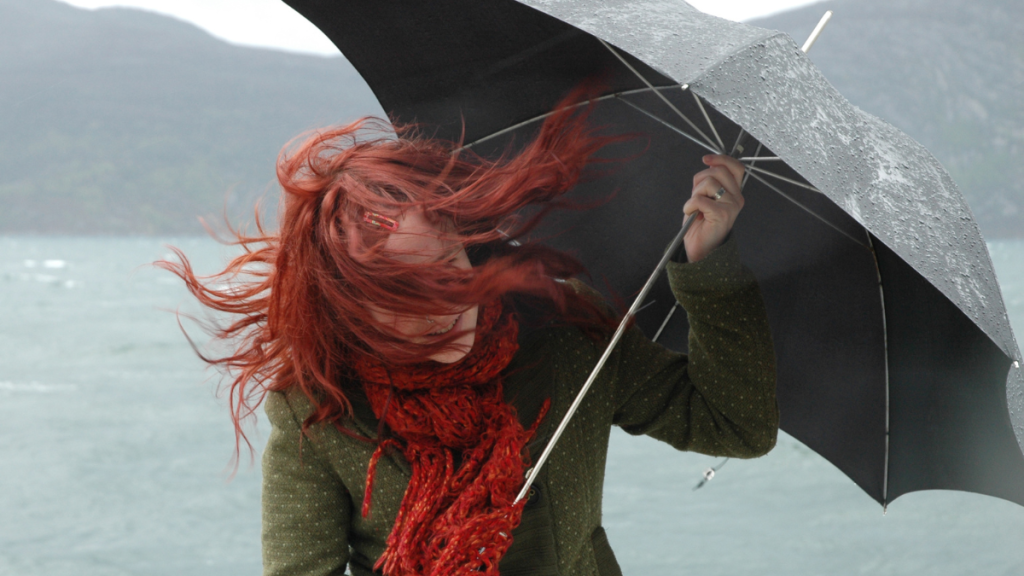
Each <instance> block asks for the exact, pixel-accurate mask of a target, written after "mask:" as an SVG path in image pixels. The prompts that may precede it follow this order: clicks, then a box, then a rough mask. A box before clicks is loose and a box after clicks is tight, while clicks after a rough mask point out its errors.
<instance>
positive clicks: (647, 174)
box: [288, 0, 1024, 504]
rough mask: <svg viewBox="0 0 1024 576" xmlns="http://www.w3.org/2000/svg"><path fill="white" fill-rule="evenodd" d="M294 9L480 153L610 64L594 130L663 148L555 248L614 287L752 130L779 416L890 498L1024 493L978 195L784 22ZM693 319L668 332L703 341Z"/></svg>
mask: <svg viewBox="0 0 1024 576" xmlns="http://www.w3.org/2000/svg"><path fill="white" fill-rule="evenodd" d="M288 3H289V4H290V5H291V6H292V7H294V8H295V9H296V10H297V11H299V12H300V13H302V14H303V15H304V16H306V17H307V18H308V19H309V20H311V21H312V22H313V23H314V24H316V25H317V26H318V27H319V28H320V29H321V30H323V31H324V32H325V33H326V34H327V35H328V36H329V37H330V38H331V39H332V40H333V41H334V43H335V44H337V46H338V47H339V48H340V49H341V51H342V52H343V53H344V54H345V56H346V57H347V58H348V59H349V61H351V62H352V64H353V65H354V66H355V67H356V68H357V69H358V70H359V71H360V73H361V74H362V75H363V77H364V78H365V79H366V81H367V83H368V84H369V85H370V86H371V88H372V89H373V90H374V92H375V94H376V95H377V97H378V99H379V100H380V102H381V104H382V106H383V107H384V109H385V110H388V111H389V112H390V113H391V114H393V115H394V116H395V117H396V118H398V119H400V120H402V121H406V122H408V121H416V122H419V123H421V124H423V125H424V126H428V127H430V128H431V129H432V130H435V131H436V132H434V133H435V134H437V135H438V136H439V137H443V138H449V139H453V140H455V139H459V137H460V135H461V134H462V133H463V132H462V131H463V130H465V132H464V134H465V135H464V137H463V138H464V141H465V142H467V143H471V144H472V145H473V146H474V147H475V149H477V150H478V151H481V152H483V153H488V152H494V151H498V150H503V149H504V148H505V146H507V145H508V143H509V142H513V141H515V142H522V141H524V140H526V139H528V138H529V135H530V134H531V132H532V130H534V129H536V127H537V126H538V123H539V118H540V117H542V115H543V114H545V113H546V112H548V111H550V109H551V107H552V106H554V105H555V104H556V103H557V102H558V101H559V100H560V99H561V98H562V97H563V96H564V95H565V94H566V93H568V92H569V91H570V90H571V89H572V88H574V87H576V86H577V85H579V84H580V83H581V82H583V81H585V80H587V79H592V78H595V77H597V78H601V79H602V81H603V82H604V85H605V86H607V89H606V94H605V95H604V97H602V99H601V100H600V101H599V103H598V104H597V105H596V106H595V108H594V111H593V115H592V118H593V121H594V123H596V124H600V125H602V126H606V127H608V128H609V129H611V130H619V131H625V132H637V133H641V134H644V135H645V138H644V139H643V142H642V143H634V145H636V146H642V147H644V148H645V152H644V153H643V154H641V155H640V156H639V158H637V159H636V160H633V161H631V162H629V163H628V164H626V165H624V166H622V167H621V169H618V170H616V171H615V172H614V174H612V175H610V176H607V177H604V178H601V179H599V180H597V181H594V182H590V183H587V184H585V185H582V186H580V187H578V189H577V190H576V191H574V193H573V194H575V195H577V196H579V197H584V198H591V199H592V198H595V197H604V196H607V195H609V194H611V193H614V197H613V199H612V200H611V201H609V202H608V203H606V204H605V205H603V206H602V207H600V208H598V209H595V210H590V211H587V212H584V213H567V214H562V215H560V217H559V218H557V219H556V220H554V221H552V222H551V223H550V228H548V229H546V230H545V231H541V233H542V234H544V233H548V232H551V231H554V230H568V231H569V232H567V233H565V234H560V235H557V236H555V237H554V239H553V240H551V242H553V243H554V244H555V245H557V246H559V247H561V248H566V249H570V250H573V251H574V252H575V253H577V254H578V255H579V256H580V257H581V259H582V260H583V261H584V263H585V264H587V266H588V268H589V269H590V271H591V273H592V274H593V277H594V279H595V281H596V284H597V285H598V287H606V288H608V289H609V291H611V292H614V293H617V294H620V295H624V296H625V295H629V294H630V293H633V292H635V291H637V290H638V289H639V288H640V286H641V285H642V284H643V281H644V279H645V278H646V276H647V274H648V273H649V272H650V270H651V268H653V266H654V264H655V263H656V262H657V260H658V258H659V257H660V255H661V249H662V248H663V246H664V244H665V243H667V242H668V240H669V239H671V237H672V236H673V235H674V233H675V231H677V230H678V227H679V220H680V211H679V210H680V207H681V206H682V203H683V201H684V199H685V197H686V196H687V195H688V193H689V185H688V184H689V181H690V178H691V176H692V174H693V173H694V172H696V171H698V170H700V169H701V168H702V165H701V164H700V157H701V156H702V155H703V154H705V153H707V151H708V150H709V149H725V150H727V151H728V150H729V149H730V148H731V147H732V144H733V142H735V141H736V140H737V139H738V137H739V136H740V133H741V129H742V130H744V131H745V132H747V133H749V134H750V135H751V136H752V138H753V140H751V141H747V142H746V144H745V148H744V150H745V152H744V154H743V155H744V156H746V157H748V158H749V157H753V156H757V157H761V158H768V159H766V160H759V161H756V162H753V161H749V160H748V161H747V163H748V164H749V165H752V166H754V168H752V169H751V170H750V173H751V177H750V178H749V180H748V185H747V188H746V192H745V195H746V196H747V200H748V201H747V207H746V208H745V210H744V211H743V213H742V214H741V216H740V220H739V221H738V222H737V225H736V230H735V233H736V234H737V236H738V237H739V239H740V242H741V244H740V245H741V253H742V256H743V259H744V262H745V263H746V264H747V265H748V266H749V267H750V268H751V269H752V270H753V271H754V273H755V274H756V275H757V276H758V278H759V281H760V282H761V285H762V289H763V291H764V295H765V300H766V305H767V307H768V312H769V317H770V320H771V324H772V330H773V334H774V337H775V343H776V353H777V356H778V367H779V368H778V370H779V403H780V409H781V414H782V427H783V429H784V430H786V431H787V432H789V433H790V434H792V435H793V436H794V437H796V438H798V439H799V440H801V441H802V442H804V443H805V444H807V445H808V446H809V447H811V448H812V449H814V450H815V451H817V452H818V453H820V454H822V455H823V456H825V457H826V458H828V459H829V460H830V461H831V462H833V463H834V464H835V465H836V466H837V467H839V468H840V469H842V470H843V471H844V472H845V473H846V474H847V475H849V476H850V477H851V478H852V479H853V480H854V481H855V482H856V483H857V484H858V485H859V486H861V487H862V488H863V489H864V490H865V491H866V492H867V493H868V494H869V495H871V496H872V497H873V498H875V499H876V500H878V501H879V502H881V503H883V504H887V503H888V502H891V501H892V500H893V499H895V498H896V497H898V496H900V495H902V494H905V493H907V492H911V491H915V490H925V489H956V490H967V491H973V492H979V493H983V494H990V495H993V496H998V497H1001V498H1005V499H1008V500H1011V501H1014V502H1017V503H1020V504H1024V456H1022V452H1021V445H1022V444H1024V376H1022V374H1021V370H1020V369H1019V358H1020V354H1019V352H1018V348H1017V345H1016V343H1015V341H1014V338H1013V334H1012V331H1011V330H1010V326H1009V322H1008V320H1007V317H1006V313H1005V307H1004V305H1003V301H1002V297H1001V294H1000V292H999V288H998V285H997V283H996V280H995V276H994V273H993V271H992V265H991V261H990V258H989V256H988V252H987V249H986V246H985V244H984V242H983V240H982V238H981V235H980V232H979V230H978V228H977V225H976V224H975V223H974V221H973V218H972V216H971V213H970V210H969V208H968V207H967V205H966V203H965V202H964V201H963V199H962V197H961V195H960V193H959V191H958V190H957V188H956V185H955V184H954V183H953V182H952V180H951V179H950V178H949V176H948V174H946V172H945V170H944V169H943V168H942V167H941V166H940V165H939V163H938V162H937V161H936V160H935V159H934V158H933V157H932V156H931V155H930V154H929V153H928V152H927V151H926V150H924V149H923V148H922V147H921V146H920V145H919V144H917V143H916V142H914V141H913V140H912V139H910V138H909V137H907V136H906V135H904V134H902V133H901V132H899V131H898V130H896V129H895V128H893V127H891V126H889V125H888V124H886V123H884V122H882V121H881V120H878V119H877V118H874V117H872V116H870V115H868V114H866V113H864V112H862V111H860V110H858V109H856V108H855V107H853V106H851V105H850V104H849V103H848V102H847V101H846V100H845V99H844V98H843V97H842V96H841V95H840V94H838V93H837V92H836V91H835V90H834V89H833V88H832V86H831V85H830V84H828V82H827V81H826V80H825V79H824V78H823V77H822V76H821V74H820V73H819V72H818V71H817V69H815V68H814V66H813V65H812V64H811V63H810V62H809V61H808V60H807V59H806V58H805V57H803V55H802V53H801V51H800V49H799V48H798V47H797V46H796V45H795V44H794V42H793V40H792V39H790V38H789V37H788V36H786V35H784V34H782V33H779V32H774V31H770V30H764V29H760V28H756V27H753V26H749V25H744V24H738V23H734V22H729V21H726V20H722V19H719V18H715V17H712V16H708V15H705V14H703V13H701V12H699V11H697V10H695V9H693V8H692V7H690V6H689V5H687V4H685V3H683V2H678V1H653V0H652V1H647V2H643V1H629V2H626V1H595V0H546V1H542V0H530V1H525V2H515V1H512V0H491V1H488V2H481V1H480V0H439V1H437V2H422V1H413V0H374V1H372V2H371V1H355V2H344V3H338V2H327V1H326V0H288ZM677 112H679V114H677ZM683 115H685V116H686V117H687V118H689V119H690V120H689V121H687V120H683V119H682V116H683ZM712 126H713V128H712ZM684 134H685V135H684ZM619 152H621V150H620V151H619ZM630 152H631V150H627V151H625V152H623V153H625V154H628V153H630ZM652 299H653V300H654V304H653V305H652V306H650V307H649V308H648V309H646V310H645V311H644V312H643V313H641V315H640V316H639V317H638V323H639V324H640V326H641V327H642V328H644V329H645V330H646V331H647V332H648V334H654V333H655V332H656V331H657V330H658V328H659V327H660V326H661V324H662V320H663V318H665V317H666V315H667V313H668V312H669V311H670V310H671V309H672V307H673V301H672V297H671V294H670V292H669V291H668V288H667V286H664V285H662V286H660V287H659V288H658V289H656V290H655V291H654V292H653V293H652ZM682 316H683V315H681V314H679V315H676V316H675V317H673V319H672V321H670V322H669V323H668V325H667V327H666V330H665V332H664V334H663V335H662V337H661V341H662V342H663V343H665V344H666V345H668V346H670V347H675V348H679V349H682V348H684V347H685V345H686V341H685V333H686V326H685V319H683V318H682Z"/></svg>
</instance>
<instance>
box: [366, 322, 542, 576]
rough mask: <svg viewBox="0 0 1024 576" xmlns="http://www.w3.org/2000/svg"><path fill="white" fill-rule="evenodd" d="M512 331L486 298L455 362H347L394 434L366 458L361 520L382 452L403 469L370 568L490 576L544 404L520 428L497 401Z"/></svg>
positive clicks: (401, 573) (515, 510) (425, 575)
mask: <svg viewBox="0 0 1024 576" xmlns="http://www.w3.org/2000/svg"><path fill="white" fill-rule="evenodd" d="M518 333H519V326H518V324H517V322H516V319H515V318H514V317H513V316H512V314H503V313H502V306H501V304H500V303H499V302H495V303H492V304H489V305H487V306H483V307H481V309H480V319H479V321H478V329H477V339H476V343H475V344H474V346H473V348H472V350H470V352H469V354H468V355H467V356H466V357H465V358H463V359H462V360H460V361H458V362H456V363H453V364H450V365H446V366H443V367H440V368H439V367H438V364H436V363H433V362H430V363H423V364H418V365H415V366H409V367H404V368H401V369H397V370H396V369H387V368H385V367H384V366H382V365H381V364H379V363H378V362H376V361H374V360H373V359H371V358H366V357H364V358H360V359H358V360H357V361H356V363H355V369H356V372H357V373H358V374H359V376H360V378H361V379H362V381H363V389H364V390H365V392H366V396H367V398H368V399H369V401H370V406H371V407H372V408H373V411H374V413H375V414H376V415H377V417H378V418H383V419H384V422H385V424H387V426H388V427H389V428H390V429H391V431H392V432H393V433H394V435H395V436H396V437H395V438H394V439H390V440H385V441H383V442H381V443H380V444H379V445H378V447H377V450H376V451H375V452H374V453H373V457H372V458H371V459H370V468H369V472H368V474H367V477H366V497H365V499H364V500H363V516H364V517H365V516H366V515H368V514H369V512H370V501H371V490H372V488H373V478H374V474H375V472H376V469H377V462H378V460H379V459H380V457H381V456H382V455H383V454H384V452H385V450H387V449H388V448H389V447H395V448H397V449H398V450H400V451H401V452H402V454H403V455H404V456H405V458H406V460H408V461H409V464H410V465H411V466H412V478H411V480H410V481H409V487H408V488H407V489H406V491H405V496H404V498H403V499H402V504H401V507H400V509H399V511H398V517H397V518H396V519H395V525H394V528H393V529H392V530H391V534H390V535H389V536H388V540H387V549H386V550H385V551H384V554H383V555H382V556H381V557H380V560H378V561H377V564H376V565H375V568H377V569H381V568H382V567H383V571H384V573H385V574H387V575H388V576H463V575H473V576H481V575H490V576H497V574H498V561H499V560H501V557H502V556H503V555H504V554H505V552H506V550H508V547H509V545H511V543H512V537H511V534H512V529H513V528H515V527H516V526H518V525H519V521H520V519H521V515H522V510H523V504H524V502H520V503H519V504H517V505H516V506H513V505H512V501H513V500H514V499H515V496H516V494H517V493H518V491H519V489H520V488H521V486H522V483H523V473H524V470H525V469H526V466H527V460H528V455H527V454H526V452H525V446H526V444H527V442H529V440H530V439H531V438H532V437H533V435H534V432H535V431H536V429H537V425H538V424H539V423H540V420H541V418H543V417H544V413H545V412H546V411H547V403H545V405H544V407H543V408H542V410H541V413H540V415H539V416H538V417H537V421H536V422H534V424H533V426H531V427H530V429H529V430H525V429H524V428H523V426H522V425H521V424H520V423H519V420H518V419H517V418H516V415H515V412H514V411H513V409H512V408H511V407H510V406H509V405H508V404H506V403H505V401H504V399H503V398H502V385H501V378H500V374H501V371H502V370H503V369H504V368H505V367H506V366H508V364H509V362H510V361H511V360H512V356H513V355H514V354H515V353H516V350H517V349H518V348H519V345H518V344H517V341H516V337H517V335H518ZM382 415H383V416H382ZM456 454H458V455H459V457H456Z"/></svg>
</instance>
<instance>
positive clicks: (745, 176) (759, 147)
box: [733, 130, 764, 191]
mask: <svg viewBox="0 0 1024 576" xmlns="http://www.w3.org/2000/svg"><path fill="white" fill-rule="evenodd" d="M745 132H746V131H745V130H744V131H741V132H740V137H741V138H742V137H743V134H744V133H745ZM739 145H740V139H739V138H738V139H737V140H736V146H735V147H734V148H733V149H734V150H735V149H736V148H739ZM763 148H764V144H762V143H760V142H758V143H757V150H754V158H753V159H752V160H750V165H749V166H748V167H749V168H753V167H754V163H755V162H757V161H758V160H760V157H759V156H758V155H759V154H760V153H761V150H762V149H763ZM750 172H751V171H750V170H744V171H743V181H742V182H740V190H741V191H742V190H743V189H744V188H746V187H747V180H750Z"/></svg>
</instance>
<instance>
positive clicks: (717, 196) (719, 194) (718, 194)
mask: <svg viewBox="0 0 1024 576" xmlns="http://www.w3.org/2000/svg"><path fill="white" fill-rule="evenodd" d="M723 194H725V188H719V189H718V192H715V200H721V199H722V195H723Z"/></svg>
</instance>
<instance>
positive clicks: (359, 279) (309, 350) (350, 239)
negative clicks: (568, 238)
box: [156, 91, 616, 447]
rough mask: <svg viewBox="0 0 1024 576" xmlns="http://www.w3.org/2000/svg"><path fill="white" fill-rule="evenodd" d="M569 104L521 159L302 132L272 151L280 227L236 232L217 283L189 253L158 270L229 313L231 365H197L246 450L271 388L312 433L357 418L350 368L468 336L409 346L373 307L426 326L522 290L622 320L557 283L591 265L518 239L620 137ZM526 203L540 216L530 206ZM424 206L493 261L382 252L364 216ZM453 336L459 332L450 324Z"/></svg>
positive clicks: (561, 312)
mask: <svg viewBox="0 0 1024 576" xmlns="http://www.w3.org/2000/svg"><path fill="white" fill-rule="evenodd" d="M579 97H580V92H579V91H577V92H575V93H574V94H572V95H570V96H569V98H567V99H566V100H565V101H563V102H562V103H560V105H559V107H558V108H556V111H555V112H554V113H553V114H552V115H550V116H549V117H548V118H547V119H546V121H545V122H544V124H543V125H542V127H541V128H540V131H539V133H538V135H537V136H536V137H535V139H533V140H532V141H531V142H529V143H528V144H527V145H525V147H523V148H522V149H521V150H519V151H518V152H515V153H513V152H507V153H506V154H504V155H502V156H501V157H500V158H498V159H496V160H489V159H486V158H483V157H481V156H478V155H476V154H474V153H472V152H468V151H466V150H463V149H461V148H460V147H459V146H458V144H456V143H452V142H444V141H439V140H435V139H430V138H426V137H423V136H421V135H420V134H419V133H418V132H417V131H416V130H415V129H413V128H409V127H398V128H397V138H396V137H395V136H394V135H392V134H391V133H390V130H389V128H390V125H389V124H387V123H386V122H384V121H382V120H375V119H372V118H366V119H362V120H359V121H356V122H354V123H352V124H349V125H347V126H341V127H335V128H330V129H325V130H319V131H315V132H312V133H310V134H307V135H304V136H302V137H299V138H297V139H296V140H295V141H293V142H292V143H291V144H290V145H289V146H286V147H285V149H284V150H283V151H282V153H281V155H280V156H279V158H278V164H277V177H278V180H279V181H280V185H281V188H282V190H283V194H282V200H281V208H280V217H279V229H278V230H277V232H268V231H265V230H264V228H263V227H262V226H261V225H260V223H259V219H258V218H257V221H256V225H257V226H256V229H257V232H258V233H257V234H255V235H247V234H245V233H243V232H241V231H233V234H234V239H233V240H231V241H230V243H231V244H235V245H238V246H241V247H242V248H243V250H244V253H243V254H242V255H241V256H238V257H237V258H235V259H234V260H232V261H231V262H230V263H229V264H228V265H227V267H226V268H225V269H224V270H223V271H221V272H219V273H217V274H213V275H210V276H202V277H200V276H197V275H196V274H195V273H194V272H193V270H192V267H191V265H190V263H189V261H188V259H187V258H186V257H185V255H184V254H183V253H182V252H181V251H180V250H178V249H174V251H175V253H176V255H177V257H178V258H179V262H173V261H168V260H162V261H160V262H157V263H156V264H157V265H158V266H160V267H162V268H165V269H167V270H169V271H171V272H173V273H174V274H176V275H177V276H179V277H180V278H182V279H183V280H184V281H185V284H186V286H187V288H188V290H189V291H190V292H191V293H192V294H193V295H194V296H195V297H196V298H197V299H198V300H199V302H200V303H202V304H203V305H204V306H206V307H207V308H209V309H211V310H212V311H215V312H219V313H227V314H229V315H231V316H232V318H233V320H232V321H231V322H230V323H229V324H226V325H223V326H212V327H210V330H211V333H212V334H211V335H212V336H213V337H214V339H215V340H220V341H222V342H224V343H225V344H227V345H228V346H230V349H231V350H233V353H231V354H229V355H227V356H224V357H208V356H203V355H202V354H201V356H202V357H203V359H204V360H205V361H206V362H208V363H210V364H212V365H214V366H217V367H218V368H220V369H221V370H223V371H224V373H225V374H226V375H227V376H228V379H229V380H228V381H229V400H230V406H231V415H232V420H233V422H234V425H235V430H236V440H238V443H236V447H240V442H241V441H243V440H246V438H245V434H244V432H243V430H242V427H241V424H242V422H243V421H244V420H245V419H247V418H249V417H250V416H252V414H253V412H254V410H255V409H256V408H257V407H258V406H259V404H260V403H261V402H262V400H263V398H264V397H265V395H266V394H267V392H268V391H283V390H286V389H289V388H291V387H293V386H296V387H298V388H299V389H301V390H302V391H303V392H304V393H305V394H306V396H308V397H309V398H310V400H311V401H312V402H313V406H314V407H315V411H314V413H313V414H312V415H311V416H310V417H309V419H307V421H306V422H305V423H304V425H303V427H304V428H306V427H308V426H310V425H312V424H315V423H318V422H333V423H335V424H336V425H337V424H338V422H339V421H340V420H341V419H342V418H343V417H344V416H346V415H347V414H350V413H351V404H350V398H349V397H350V395H351V392H352V391H351V390H348V391H347V390H345V385H346V383H347V382H349V381H350V377H351V366H352V362H351V359H352V358H353V357H354V356H353V355H355V354H367V355H371V356H373V357H375V358H377V359H378V360H380V361H383V362H385V363H386V364H392V365H394V364H408V363H414V362H422V361H425V360H426V359H427V358H428V357H429V356H431V355H432V354H435V353H437V352H438V351H440V350H442V349H444V348H445V347H447V346H451V345H452V344H451V343H452V341H453V340H454V339H456V338H457V337H458V336H459V334H449V336H448V337H447V338H444V339H441V340H440V341H437V342H432V343H429V344H414V343H410V342H408V341H405V340H402V339H401V338H399V337H397V336H396V335H394V334H393V333H391V332H390V331H389V330H388V329H387V327H386V326H381V325H379V323H378V322H377V321H376V320H375V319H374V317H373V315H372V313H371V311H370V308H371V307H377V308H379V309H383V310H388V311H390V312H393V313H395V314H399V315H410V316H419V317H423V316H424V315H430V314H439V315H442V314H451V313H453V310H459V309H465V308H468V307H469V306H472V305H474V304H477V303H484V302H489V301H492V300H494V299H497V298H503V297H507V296H509V295H512V294H516V295H521V296H522V297H524V298H527V299H528V300H530V301H531V302H543V303H544V304H545V306H547V308H548V309H549V310H551V311H552V312H553V315H554V316H556V317H558V318H559V319H561V320H563V321H566V322H568V323H572V324H575V325H578V326H581V327H583V328H585V329H587V330H589V331H590V333H592V334H595V333H600V332H602V331H605V330H606V329H607V327H608V326H609V325H611V322H613V319H612V318H610V317H609V313H608V312H607V311H606V310H605V309H603V308H602V307H600V306H598V305H595V304H594V303H593V302H592V301H591V300H589V299H588V298H586V297H583V296H580V295H578V294H577V293H576V291H575V290H573V289H572V288H571V287H569V286H567V285H566V284H565V283H564V282H562V280H564V279H566V278H569V277H572V276H575V275H578V274H580V273H581V272H583V269H582V266H581V265H580V264H579V262H578V261H576V260H575V259H573V258H572V257H570V256H568V255H566V254H564V253H561V252H558V251H556V250H553V249H551V248H548V247H545V246H543V245H540V244H536V243H532V242H528V241H524V242H523V243H522V245H519V246H516V247H511V246H510V245H509V243H508V240H509V239H512V238H522V237H524V235H525V234H527V233H528V232H529V231H530V230H531V229H532V228H533V227H534V226H535V225H536V224H537V223H538V221H539V219H540V218H541V217H542V216H543V215H544V214H545V213H546V212H547V211H548V210H550V209H551V208H552V207H556V206H563V205H564V204H565V203H564V201H563V200H562V199H560V197H561V196H562V195H563V194H564V193H565V192H566V191H568V190H569V189H571V188H572V187H573V186H574V185H575V184H576V183H577V182H578V181H579V180H580V178H581V174H582V172H583V169H584V167H585V166H587V165H588V163H591V162H594V161H595V159H594V155H595V153H596V152H597V151H598V150H600V149H601V148H602V147H604V146H605V145H607V144H608V143H610V142H612V141H614V140H616V139H615V138H611V137H606V136H599V135H597V134H596V132H595V130H594V129H592V128H589V127H588V125H587V123H586V117H587V112H588V108H587V107H585V106H572V104H574V103H575V102H576V101H577V100H578V99H579ZM530 206H537V207H538V209H532V210H530V212H531V213H533V214H534V216H532V217H529V218H527V217H523V216H521V213H522V212H523V211H524V209H527V208H528V207H530ZM409 210H422V211H423V212H424V213H425V214H426V215H427V216H428V218H430V219H432V220H434V221H435V222H437V223H438V227H439V229H440V230H443V234H444V235H445V236H447V237H449V238H450V239H452V240H453V241H454V242H457V243H461V245H463V246H465V247H466V248H467V249H469V250H470V251H471V252H472V251H473V250H474V249H479V250H480V251H483V252H486V253H487V254H488V257H487V259H486V261H484V262H477V263H476V265H475V266H474V267H473V268H472V270H458V269H455V268H453V267H451V266H450V265H449V264H448V262H447V261H445V260H441V261H438V262H422V263H408V262H403V261H400V260H398V259H395V258H392V257H389V255H388V254H386V253H385V252H384V251H383V245H384V241H385V240H386V238H387V232H386V231H384V230H381V229H380V228H375V227H373V226H370V225H368V224H366V223H365V222H364V220H363V218H364V215H365V214H366V213H367V212H377V213H383V214H402V213H405V212H406V211H409ZM452 332H455V331H452Z"/></svg>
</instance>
